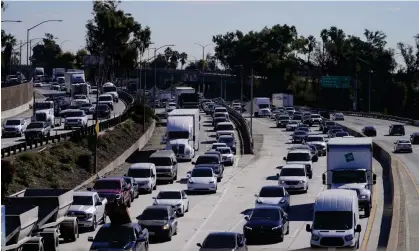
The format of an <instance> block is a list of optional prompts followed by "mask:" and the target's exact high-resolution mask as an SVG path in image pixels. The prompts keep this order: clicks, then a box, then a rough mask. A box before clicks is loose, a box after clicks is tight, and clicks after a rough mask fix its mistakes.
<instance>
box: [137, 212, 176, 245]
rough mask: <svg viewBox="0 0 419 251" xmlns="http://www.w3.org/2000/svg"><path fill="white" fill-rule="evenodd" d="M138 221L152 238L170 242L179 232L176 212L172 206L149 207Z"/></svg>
mask: <svg viewBox="0 0 419 251" xmlns="http://www.w3.org/2000/svg"><path fill="white" fill-rule="evenodd" d="M137 220H138V223H139V224H140V225H141V226H142V227H144V228H147V229H148V233H149V235H150V237H151V238H153V237H156V238H159V237H160V238H164V239H166V240H169V241H170V240H172V236H173V235H176V234H177V231H178V221H177V217H176V211H175V210H174V209H173V208H172V207H171V206H167V205H155V206H149V207H147V208H146V209H145V210H144V211H143V213H142V214H141V215H140V216H138V217H137Z"/></svg>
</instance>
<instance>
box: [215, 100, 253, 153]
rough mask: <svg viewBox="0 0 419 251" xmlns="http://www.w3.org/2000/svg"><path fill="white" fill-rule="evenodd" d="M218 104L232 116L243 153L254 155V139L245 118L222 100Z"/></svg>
mask: <svg viewBox="0 0 419 251" xmlns="http://www.w3.org/2000/svg"><path fill="white" fill-rule="evenodd" d="M216 102H217V103H218V104H220V105H222V106H224V107H225V108H226V109H227V111H228V113H229V114H230V118H231V119H232V120H233V123H234V124H235V125H236V128H237V129H238V131H239V137H240V139H241V143H242V144H241V147H242V149H241V153H242V154H253V138H252V136H251V134H250V128H249V125H248V123H247V121H246V119H245V118H243V116H242V115H241V114H240V113H238V112H237V111H236V110H234V109H232V108H231V107H230V106H229V105H228V104H226V103H225V102H224V101H223V100H222V99H217V100H216Z"/></svg>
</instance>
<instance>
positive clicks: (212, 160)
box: [196, 155, 218, 165]
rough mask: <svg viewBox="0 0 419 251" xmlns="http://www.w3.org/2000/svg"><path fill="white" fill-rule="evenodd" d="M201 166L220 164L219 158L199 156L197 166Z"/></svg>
mask: <svg viewBox="0 0 419 251" xmlns="http://www.w3.org/2000/svg"><path fill="white" fill-rule="evenodd" d="M201 164H218V157H217V156H216V155H207V156H199V157H198V159H197V160H196V165H201Z"/></svg>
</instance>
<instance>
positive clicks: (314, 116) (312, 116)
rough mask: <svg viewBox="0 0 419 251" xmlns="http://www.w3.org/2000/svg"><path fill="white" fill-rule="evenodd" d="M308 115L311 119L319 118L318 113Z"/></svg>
mask: <svg viewBox="0 0 419 251" xmlns="http://www.w3.org/2000/svg"><path fill="white" fill-rule="evenodd" d="M310 117H311V118H312V119H319V118H320V115H318V114H313V115H310Z"/></svg>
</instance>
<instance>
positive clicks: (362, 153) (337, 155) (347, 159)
mask: <svg viewBox="0 0 419 251" xmlns="http://www.w3.org/2000/svg"><path fill="white" fill-rule="evenodd" d="M372 155H373V152H372V139H371V138H332V139H330V140H329V141H328V143H327V171H326V173H324V174H323V175H322V179H323V184H324V185H326V186H327V189H338V188H343V189H352V190H354V191H355V192H356V193H357V195H358V199H359V206H360V209H362V210H364V213H365V217H369V215H370V210H371V207H372V204H371V198H372V192H373V189H372V188H373V187H372V186H373V185H374V184H375V183H376V179H377V176H376V175H375V174H374V173H373V172H372Z"/></svg>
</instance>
